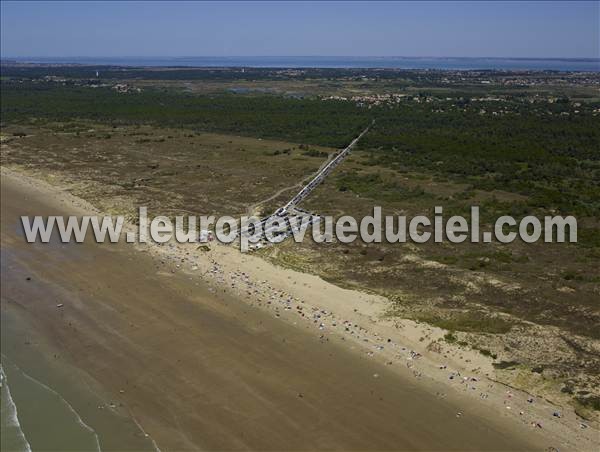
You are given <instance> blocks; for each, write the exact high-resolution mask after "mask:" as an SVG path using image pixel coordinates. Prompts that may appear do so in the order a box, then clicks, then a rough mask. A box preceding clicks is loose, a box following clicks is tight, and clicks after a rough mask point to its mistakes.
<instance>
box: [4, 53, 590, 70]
mask: <svg viewBox="0 0 600 452" xmlns="http://www.w3.org/2000/svg"><path fill="white" fill-rule="evenodd" d="M5 59H6V60H17V61H22V62H32V63H54V64H90V65H117V66H182V67H265V68H268V67H272V68H273V67H279V68H308V67H313V68H394V69H450V70H451V69H464V70H466V69H496V70H553V71H584V72H600V58H457V57H452V58H438V57H360V56H356V57H336V56H318V57H315V56H272V57H185V56H184V57H16V58H9V57H5Z"/></svg>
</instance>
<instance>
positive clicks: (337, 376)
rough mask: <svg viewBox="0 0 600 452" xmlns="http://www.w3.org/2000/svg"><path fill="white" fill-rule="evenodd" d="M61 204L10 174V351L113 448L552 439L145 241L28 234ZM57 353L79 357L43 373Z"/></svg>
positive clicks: (522, 446) (442, 444)
mask: <svg viewBox="0 0 600 452" xmlns="http://www.w3.org/2000/svg"><path fill="white" fill-rule="evenodd" d="M57 204H58V203H56V202H55V201H53V200H49V199H46V198H45V197H44V193H43V192H38V191H36V190H35V189H33V188H25V187H23V186H17V185H14V184H11V183H10V180H7V179H5V178H3V179H2V257H3V262H2V302H1V308H2V319H3V341H2V353H3V354H4V355H6V356H7V357H9V358H10V359H11V361H13V362H15V363H17V365H19V367H20V368H21V369H23V370H24V371H26V372H27V371H31V368H34V367H35V366H36V365H37V366H38V367H40V368H39V369H37V371H36V379H38V380H40V381H42V382H43V383H45V384H48V386H49V387H52V388H53V389H54V390H55V391H57V392H59V393H61V395H62V397H64V398H65V399H66V400H68V402H69V404H71V405H72V406H73V407H74V409H75V411H77V413H79V415H80V416H81V418H82V420H83V422H85V423H86V424H87V425H89V426H91V427H92V428H93V429H94V430H95V431H96V433H97V434H98V437H99V440H100V444H101V447H102V448H103V449H111V448H112V449H118V448H121V449H123V448H134V447H135V448H146V447H149V442H148V441H149V439H152V440H153V441H155V442H156V444H157V445H158V447H160V448H161V449H176V450H184V449H188V450H190V449H206V450H240V449H252V450H315V449H341V450H452V449H454V450H543V448H544V446H545V445H544V444H543V441H542V440H541V437H540V436H537V435H536V434H533V433H532V434H527V433H526V432H524V431H522V430H520V429H518V428H515V426H513V425H511V424H510V423H509V422H508V421H506V419H502V418H501V419H496V418H494V416H493V412H492V411H491V410H490V411H489V413H486V412H485V410H481V409H477V410H475V409H474V410H473V413H477V415H470V416H469V415H462V416H459V417H457V412H459V411H460V412H463V413H467V412H468V409H467V410H465V407H464V406H461V407H457V406H455V405H454V404H453V402H451V401H450V400H443V399H439V398H437V397H436V396H435V395H434V394H432V393H431V392H430V391H428V388H427V386H426V385H422V384H420V382H418V381H415V380H411V379H408V378H402V377H401V376H399V375H398V374H397V373H394V372H392V371H390V370H388V369H387V368H386V367H385V366H383V365H381V364H380V363H378V362H375V361H370V360H366V359H363V358H361V357H360V356H359V355H358V354H357V353H353V352H352V350H349V349H347V348H344V347H342V346H341V345H339V344H337V343H334V342H333V341H332V342H325V341H321V340H319V338H318V337H316V336H315V335H313V334H309V333H307V332H306V331H304V330H302V329H300V328H295V327H293V326H291V325H289V324H287V323H284V322H281V321H279V320H277V319H274V318H273V317H272V316H269V315H267V314H266V313H264V312H262V311H260V310H258V309H252V308H251V307H248V306H247V305H246V304H244V303H242V302H240V301H239V300H237V299H236V298H233V297H230V296H229V295H227V294H224V293H222V294H218V293H217V294H215V293H212V292H210V291H209V290H208V288H207V287H205V286H204V285H202V284H201V283H199V282H198V281H197V280H195V279H193V278H191V277H189V276H187V275H185V274H177V273H169V272H165V271H163V269H162V267H161V266H160V265H158V264H157V262H156V261H155V260H154V259H153V258H151V257H149V256H147V255H146V254H145V253H141V252H139V251H136V250H135V249H134V248H133V247H132V246H131V245H124V244H117V245H108V244H103V245H97V244H94V243H91V242H87V243H85V244H81V245H75V244H66V245H63V244H59V243H56V242H54V243H52V244H48V245H44V244H33V245H31V244H26V243H25V241H24V238H23V237H22V235H21V233H20V232H19V229H20V228H19V224H20V223H19V216H20V215H40V214H41V215H48V214H56V215H58V214H66V213H69V212H68V208H67V209H65V207H64V206H62V207H61V206H59V205H57ZM27 278H30V279H29V280H28V279H27ZM59 304H62V305H63V306H62V307H58V306H57V305H59ZM5 321H6V322H10V324H11V325H13V329H12V331H13V334H11V335H10V337H9V338H5V337H4V334H5V331H11V330H10V328H4V322H5ZM15 325H20V326H24V328H26V329H25V330H23V329H19V328H17V327H15ZM15 337H18V338H19V340H15V339H14V338H15ZM36 354H37V355H40V354H43V356H45V357H46V360H47V361H48V363H47V365H46V367H41V366H40V364H39V360H36V359H31V356H36ZM28 357H29V358H28ZM44 368H46V369H50V368H52V369H72V371H69V372H62V373H60V372H58V371H56V375H54V376H52V378H50V380H51V381H49V382H44V381H43V380H44V378H45V376H44V370H43V369H44ZM34 370H35V369H34ZM82 382H84V383H85V387H87V388H88V391H89V393H90V394H86V393H85V390H84V388H82ZM61 388H64V391H61ZM73 388H78V389H77V390H75V389H73ZM89 398H96V399H100V400H102V402H101V403H99V404H98V405H96V404H92V403H91V402H90V401H89ZM104 413H109V414H104ZM119 421H120V424H119ZM115 423H116V424H118V425H121V428H120V430H118V431H117V430H114V425H115ZM135 423H138V424H139V426H141V429H143V431H144V432H145V433H146V434H147V435H149V436H148V437H145V436H144V435H143V434H140V431H141V430H140V429H136V428H134V426H135ZM132 425H133V426H132ZM23 428H24V430H26V423H25V422H23ZM25 433H26V434H27V431H26V432H25ZM119 442H121V443H120V444H119ZM136 442H137V446H127V445H128V444H129V445H131V444H134V443H136ZM32 446H33V444H32Z"/></svg>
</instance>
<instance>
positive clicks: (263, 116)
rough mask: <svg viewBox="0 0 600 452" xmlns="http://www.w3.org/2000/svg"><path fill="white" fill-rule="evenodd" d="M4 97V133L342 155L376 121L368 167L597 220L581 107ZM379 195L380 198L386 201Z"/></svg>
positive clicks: (595, 161)
mask: <svg viewBox="0 0 600 452" xmlns="http://www.w3.org/2000/svg"><path fill="white" fill-rule="evenodd" d="M1 87H2V121H3V122H4V123H19V122H21V123H25V122H27V121H28V120H29V119H30V118H34V117H35V118H45V119H47V120H50V121H56V120H57V121H69V120H74V119H87V120H92V121H101V122H107V123H112V124H141V123H150V124H154V125H156V126H169V127H184V128H189V129H193V130H198V131H213V132H222V133H233V134H238V135H246V136H253V137H262V138H276V139H283V140H289V141H293V142H297V143H304V144H312V145H323V146H332V147H337V148H341V147H343V146H345V145H346V144H347V143H348V142H349V141H350V140H351V139H352V138H353V137H354V136H356V135H357V133H358V132H359V131H361V130H362V129H363V128H364V127H365V125H366V124H368V123H369V122H370V121H371V119H373V118H376V119H377V122H376V125H375V127H374V128H373V129H372V130H371V131H370V132H369V133H368V134H367V135H366V136H365V138H364V139H363V141H362V142H361V143H360V149H362V150H364V151H366V152H367V154H366V155H367V159H363V163H364V164H365V165H379V166H384V167H386V168H390V169H394V170H396V171H398V172H407V171H419V172H426V173H429V174H433V175H435V176H436V177H440V178H445V179H450V180H455V181H459V182H463V183H465V182H466V183H468V184H470V187H471V189H482V190H486V191H493V190H504V191H510V192H515V193H520V194H523V195H526V196H527V197H528V200H529V201H528V207H533V208H539V209H543V210H549V209H552V210H555V211H557V212H560V213H563V214H578V215H584V216H594V217H599V216H600V127H598V123H599V121H598V117H597V116H594V115H593V114H592V113H591V112H590V111H591V110H590V108H584V107H582V111H581V112H580V113H579V114H576V115H574V114H572V115H568V116H567V115H561V114H560V113H561V112H565V109H568V108H569V105H568V103H554V104H548V105H545V106H544V109H545V113H544V114H540V109H539V107H538V106H529V105H528V104H527V103H521V104H518V105H517V106H516V107H515V109H514V111H513V113H511V114H508V115H502V116H491V115H488V114H483V115H482V114H479V107H478V108H476V109H467V110H466V111H465V109H463V108H460V109H451V108H447V109H446V111H444V112H443V113H439V112H436V108H438V107H436V106H435V105H430V104H427V103H420V104H415V103H411V104H400V105H395V106H393V107H390V106H380V107H373V108H371V109H368V108H364V107H359V106H356V105H355V104H354V103H352V102H343V101H322V100H318V99H292V98H285V97H281V96H275V95H251V96H247V95H236V94H219V95H202V96H200V95H192V94H185V93H182V92H178V91H173V90H164V89H158V88H157V89H145V90H144V91H143V92H141V93H128V94H120V93H117V92H116V91H115V90H113V89H110V88H108V87H98V88H91V87H87V86H65V85H61V84H57V83H40V82H12V81H3V82H2V86H1ZM548 111H549V112H551V113H553V114H552V115H549V114H547V113H548ZM362 182H364V181H360V180H359V179H356V180H354V183H355V185H356V186H355V187H353V185H352V180H346V181H345V183H344V189H348V190H353V189H356V191H360V190H361V186H359V185H360V184H362ZM375 185H376V184H375ZM363 188H364V187H363ZM385 191H386V196H387V197H389V196H391V195H390V193H391V192H393V190H392V189H390V187H386V188H385Z"/></svg>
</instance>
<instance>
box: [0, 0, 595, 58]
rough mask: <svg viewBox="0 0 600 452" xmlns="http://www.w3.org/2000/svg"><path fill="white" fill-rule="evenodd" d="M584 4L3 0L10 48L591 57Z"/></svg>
mask: <svg viewBox="0 0 600 452" xmlns="http://www.w3.org/2000/svg"><path fill="white" fill-rule="evenodd" d="M599 5H600V3H599V2H597V1H594V2H569V1H564V2H560V1H553V2H542V1H539V2H538V1H534V2H517V1H512V2H484V1H478V2H477V1H474V2H447V1H446V2H220V3H216V2H52V1H42V2H23V1H19V2H11V1H2V3H1V17H2V19H1V20H2V22H1V25H2V28H1V52H2V56H3V57H11V56H41V57H44V56H45V57H48V56H67V57H70V56H282V55H286V56H287V55H290V56H297V55H310V56H313V55H327V56H330V55H339V56H350V55H359V56H497V57H592V58H598V57H599V56H600V55H599V53H600V50H599V48H600V35H599V26H600V25H599V22H600V6H599Z"/></svg>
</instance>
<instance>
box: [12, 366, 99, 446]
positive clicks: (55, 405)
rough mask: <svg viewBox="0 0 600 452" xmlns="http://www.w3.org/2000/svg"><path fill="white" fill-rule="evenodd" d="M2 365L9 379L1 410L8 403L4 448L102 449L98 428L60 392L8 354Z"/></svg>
mask: <svg viewBox="0 0 600 452" xmlns="http://www.w3.org/2000/svg"><path fill="white" fill-rule="evenodd" d="M2 367H3V370H4V374H5V375H6V379H5V383H8V384H5V385H3V388H2V394H3V400H2V405H3V407H2V408H3V410H2V411H3V413H4V408H5V403H6V408H7V414H8V416H7V417H6V418H5V417H4V416H3V419H2V450H3V451H7V450H31V449H33V450H49V449H52V450H63V451H68V450H81V451H83V450H86V451H88V450H89V451H92V450H95V451H98V450H100V445H99V442H98V436H97V435H96V432H95V431H94V430H93V429H92V428H91V427H90V426H88V425H87V424H85V423H84V422H83V421H82V420H81V418H80V417H79V415H78V414H77V412H76V411H75V410H74V409H73V407H72V406H71V405H69V403H68V402H67V401H66V400H65V399H63V398H62V397H61V395H60V394H58V393H57V392H56V391H54V390H53V389H52V388H50V387H48V386H46V385H44V384H43V383H41V382H39V381H37V380H36V379H35V378H32V377H31V376H29V375H27V374H26V373H25V372H23V371H22V370H21V369H19V368H18V367H17V366H16V365H15V364H14V363H12V362H11V361H10V360H9V359H8V358H7V357H6V356H2ZM9 385H10V386H9ZM4 386H6V387H4ZM5 394H6V399H5V397H4V395H5ZM11 405H12V406H11ZM5 432H6V434H7V438H6V439H5ZM5 442H6V443H5ZM30 445H31V448H30Z"/></svg>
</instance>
